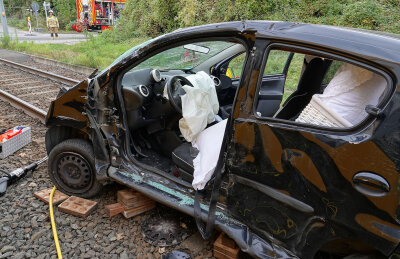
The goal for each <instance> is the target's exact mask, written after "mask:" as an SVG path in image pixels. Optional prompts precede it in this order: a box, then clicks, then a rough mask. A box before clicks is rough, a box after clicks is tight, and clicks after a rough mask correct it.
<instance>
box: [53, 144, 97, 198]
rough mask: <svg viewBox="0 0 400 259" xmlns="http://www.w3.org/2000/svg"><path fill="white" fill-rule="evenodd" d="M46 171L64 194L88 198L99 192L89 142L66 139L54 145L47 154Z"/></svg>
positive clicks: (91, 148) (92, 153)
mask: <svg viewBox="0 0 400 259" xmlns="http://www.w3.org/2000/svg"><path fill="white" fill-rule="evenodd" d="M47 171H48V173H49V176H50V178H51V180H52V181H53V183H54V184H55V185H56V187H57V189H59V190H60V191H61V192H63V193H65V194H68V195H75V196H79V197H82V198H90V197H93V196H95V195H97V194H99V192H100V191H101V188H102V185H101V184H100V183H99V182H98V181H97V179H96V169H95V163H94V152H93V147H92V145H91V143H90V142H89V141H86V140H83V139H67V140H65V141H63V142H61V143H59V144H58V145H56V146H55V147H54V148H53V149H52V150H51V152H50V154H49V160H48V166H47Z"/></svg>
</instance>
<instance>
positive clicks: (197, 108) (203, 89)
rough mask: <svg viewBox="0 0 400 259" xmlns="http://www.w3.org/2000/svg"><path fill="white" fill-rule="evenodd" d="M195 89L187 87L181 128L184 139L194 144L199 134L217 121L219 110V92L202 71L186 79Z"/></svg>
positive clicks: (185, 87)
mask: <svg viewBox="0 0 400 259" xmlns="http://www.w3.org/2000/svg"><path fill="white" fill-rule="evenodd" d="M186 78H187V79H188V80H189V81H190V82H191V83H192V85H193V87H191V86H188V85H185V86H183V89H184V90H185V92H186V94H185V95H183V96H181V99H182V117H183V118H182V119H180V120H179V128H180V130H181V133H182V135H183V137H184V138H185V139H186V141H188V142H192V141H193V140H194V139H196V137H197V136H198V134H199V133H200V132H201V131H202V130H204V129H205V128H206V127H207V124H209V123H211V122H213V121H214V120H215V115H216V114H217V113H218V110H219V103H218V97H217V92H216V90H215V84H214V81H213V80H212V79H211V77H210V76H209V75H208V74H207V73H205V72H203V71H200V72H198V73H196V74H194V75H190V76H187V77H186Z"/></svg>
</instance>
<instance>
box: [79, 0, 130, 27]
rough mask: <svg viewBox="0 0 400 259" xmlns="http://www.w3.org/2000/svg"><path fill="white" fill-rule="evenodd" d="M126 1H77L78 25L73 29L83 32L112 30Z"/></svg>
mask: <svg viewBox="0 0 400 259" xmlns="http://www.w3.org/2000/svg"><path fill="white" fill-rule="evenodd" d="M125 3H126V0H76V12H77V18H78V23H77V24H74V26H73V28H74V29H75V30H77V31H82V30H83V28H84V27H86V28H87V30H89V31H103V30H107V29H110V28H111V27H112V26H113V25H114V24H115V21H116V20H117V19H118V18H119V16H120V12H121V11H122V9H123V8H124V6H125Z"/></svg>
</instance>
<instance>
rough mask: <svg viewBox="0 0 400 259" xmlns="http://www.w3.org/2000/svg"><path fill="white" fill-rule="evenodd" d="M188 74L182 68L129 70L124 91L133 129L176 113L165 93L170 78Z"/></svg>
mask: <svg viewBox="0 0 400 259" xmlns="http://www.w3.org/2000/svg"><path fill="white" fill-rule="evenodd" d="M176 75H182V76H185V75H187V74H186V73H185V72H184V71H182V70H170V71H162V72H161V71H159V70H157V69H152V68H146V69H140V70H135V71H130V72H127V73H126V74H125V75H124V77H123V78H122V93H123V98H124V105H125V110H126V113H127V116H128V125H129V128H130V129H131V130H134V129H137V128H140V127H143V126H146V125H150V124H154V123H155V122H157V121H160V120H161V119H163V118H167V117H169V116H171V115H173V114H176V112H175V110H174V109H173V107H172V106H171V105H170V103H169V101H168V99H167V98H166V97H165V95H164V88H165V85H166V83H167V81H168V79H169V78H171V77H172V76H176Z"/></svg>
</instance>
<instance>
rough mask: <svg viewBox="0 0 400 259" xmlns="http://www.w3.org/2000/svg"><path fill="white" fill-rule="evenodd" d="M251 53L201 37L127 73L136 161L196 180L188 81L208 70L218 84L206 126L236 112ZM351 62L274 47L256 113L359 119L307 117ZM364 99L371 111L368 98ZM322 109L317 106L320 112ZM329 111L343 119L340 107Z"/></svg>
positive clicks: (126, 90)
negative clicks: (185, 115) (214, 111)
mask: <svg viewBox="0 0 400 259" xmlns="http://www.w3.org/2000/svg"><path fill="white" fill-rule="evenodd" d="M246 57H247V51H246V48H245V47H244V46H243V45H242V44H240V43H235V42H223V41H210V42H199V43H193V44H186V45H183V46H178V47H175V48H172V49H168V50H165V51H163V52H161V53H158V54H156V55H154V56H152V57H150V58H149V59H147V60H146V61H144V62H142V63H141V64H139V65H137V66H135V67H133V68H131V69H130V70H129V71H128V72H126V73H125V74H124V75H123V77H122V82H121V84H122V94H123V100H124V106H125V110H126V115H127V121H128V126H129V130H130V133H131V134H130V136H131V139H130V147H131V152H132V154H134V156H135V159H137V161H139V162H141V163H143V164H146V165H148V166H151V167H154V168H157V169H158V170H161V171H163V172H166V173H168V174H169V175H170V176H173V177H176V178H179V179H181V180H183V181H185V182H188V183H191V182H192V181H193V172H194V166H193V159H194V158H195V157H196V156H197V154H198V150H196V149H195V148H193V147H192V145H191V143H189V142H188V141H186V140H185V139H184V138H183V136H182V134H181V131H180V129H179V120H180V119H181V118H182V108H181V107H182V103H181V96H182V95H184V94H185V91H184V90H183V88H182V86H183V85H190V82H188V80H186V79H185V78H186V77H187V76H188V75H193V74H196V73H199V72H200V71H203V72H205V73H207V74H208V75H209V76H210V77H211V79H212V80H213V82H214V84H215V89H216V93H217V96H218V102H219V111H218V115H216V116H215V121H214V122H212V123H210V124H209V125H207V127H209V126H211V125H213V124H215V123H217V122H218V121H221V120H224V119H227V118H228V117H229V116H230V114H231V111H232V105H233V102H234V98H235V94H236V90H237V88H238V86H239V81H240V76H241V71H242V68H243V67H244V63H245V60H246ZM345 63H346V62H342V61H339V60H332V59H330V58H324V57H316V56H313V55H311V54H305V53H298V52H296V51H287V50H280V49H273V50H271V51H269V53H268V59H267V61H266V64H265V69H264V74H263V76H262V78H261V80H260V83H259V86H258V93H257V95H256V99H255V105H254V107H255V110H254V111H255V115H256V116H257V117H264V118H268V117H269V118H276V119H282V120H291V121H297V122H300V123H308V124H319V125H320V126H327V125H328V126H332V125H333V127H345V126H349V125H352V124H346V122H345V123H342V124H340V123H339V124H338V123H336V124H335V123H333V124H329V123H328V124H323V123H319V122H318V120H312V119H309V117H310V116H314V117H315V114H314V115H309V114H308V115H307V114H306V115H307V116H308V117H307V116H306V115H305V113H306V110H307V109H308V110H310V109H311V108H312V107H311V108H310V107H309V106H310V104H311V103H313V101H312V100H313V99H317V98H316V97H317V96H319V95H322V96H321V98H322V97H324V96H323V93H324V91H325V89H326V88H327V87H329V85H330V82H331V80H332V79H333V78H334V77H335V76H337V72H338V71H339V70H340V68H341V67H343V66H344V64H345ZM364 70H366V69H364ZM342 72H343V71H342ZM345 72H346V71H345ZM339 74H340V73H339ZM342 74H343V73H342ZM378 76H379V75H378ZM350 77H351V75H350ZM380 77H381V76H380ZM381 79H383V77H382V78H381ZM332 81H334V80H332ZM339 81H340V80H339ZM381 81H382V80H381ZM381 81H380V82H381ZM349 82H354V80H353V81H351V80H350V81H349ZM339 83H340V82H339ZM342 83H343V82H342ZM345 83H346V82H345ZM363 83H364V82H363ZM385 83H386V81H385ZM382 85H383V88H382V87H381V89H383V90H381V91H380V92H379V93H377V94H376V95H375V97H373V98H375V99H377V100H376V101H374V102H373V103H372V105H376V104H377V103H378V102H379V100H380V98H381V96H382V95H383V92H384V89H386V84H382ZM364 92H365V91H364ZM377 96H378V98H377ZM338 98H339V99H340V98H341V97H340V96H339V97H338ZM317 103H319V102H317ZM336 104H337V103H336ZM336 104H335V105H336ZM362 105H364V107H362V110H364V109H365V105H367V104H365V103H363V104H362ZM314 106H315V105H314ZM315 107H317V112H318V110H321V108H320V107H319V106H315ZM315 107H314V110H315ZM326 109H327V110H329V109H328V108H326ZM308 110H307V111H308ZM314 113H315V111H314ZM327 114H328V115H329V116H331V115H332V114H334V115H333V117H335V116H338V117H340V114H339V115H338V114H336V113H335V111H330V112H328V113H327ZM329 116H328V117H329ZM325 117H326V116H325ZM331 117H332V116H331ZM299 118H300V119H299ZM364 118H365V117H363V118H362V119H364ZM321 121H323V120H321ZM336 121H342V119H340V118H339V119H336ZM343 125H344V126H343Z"/></svg>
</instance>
